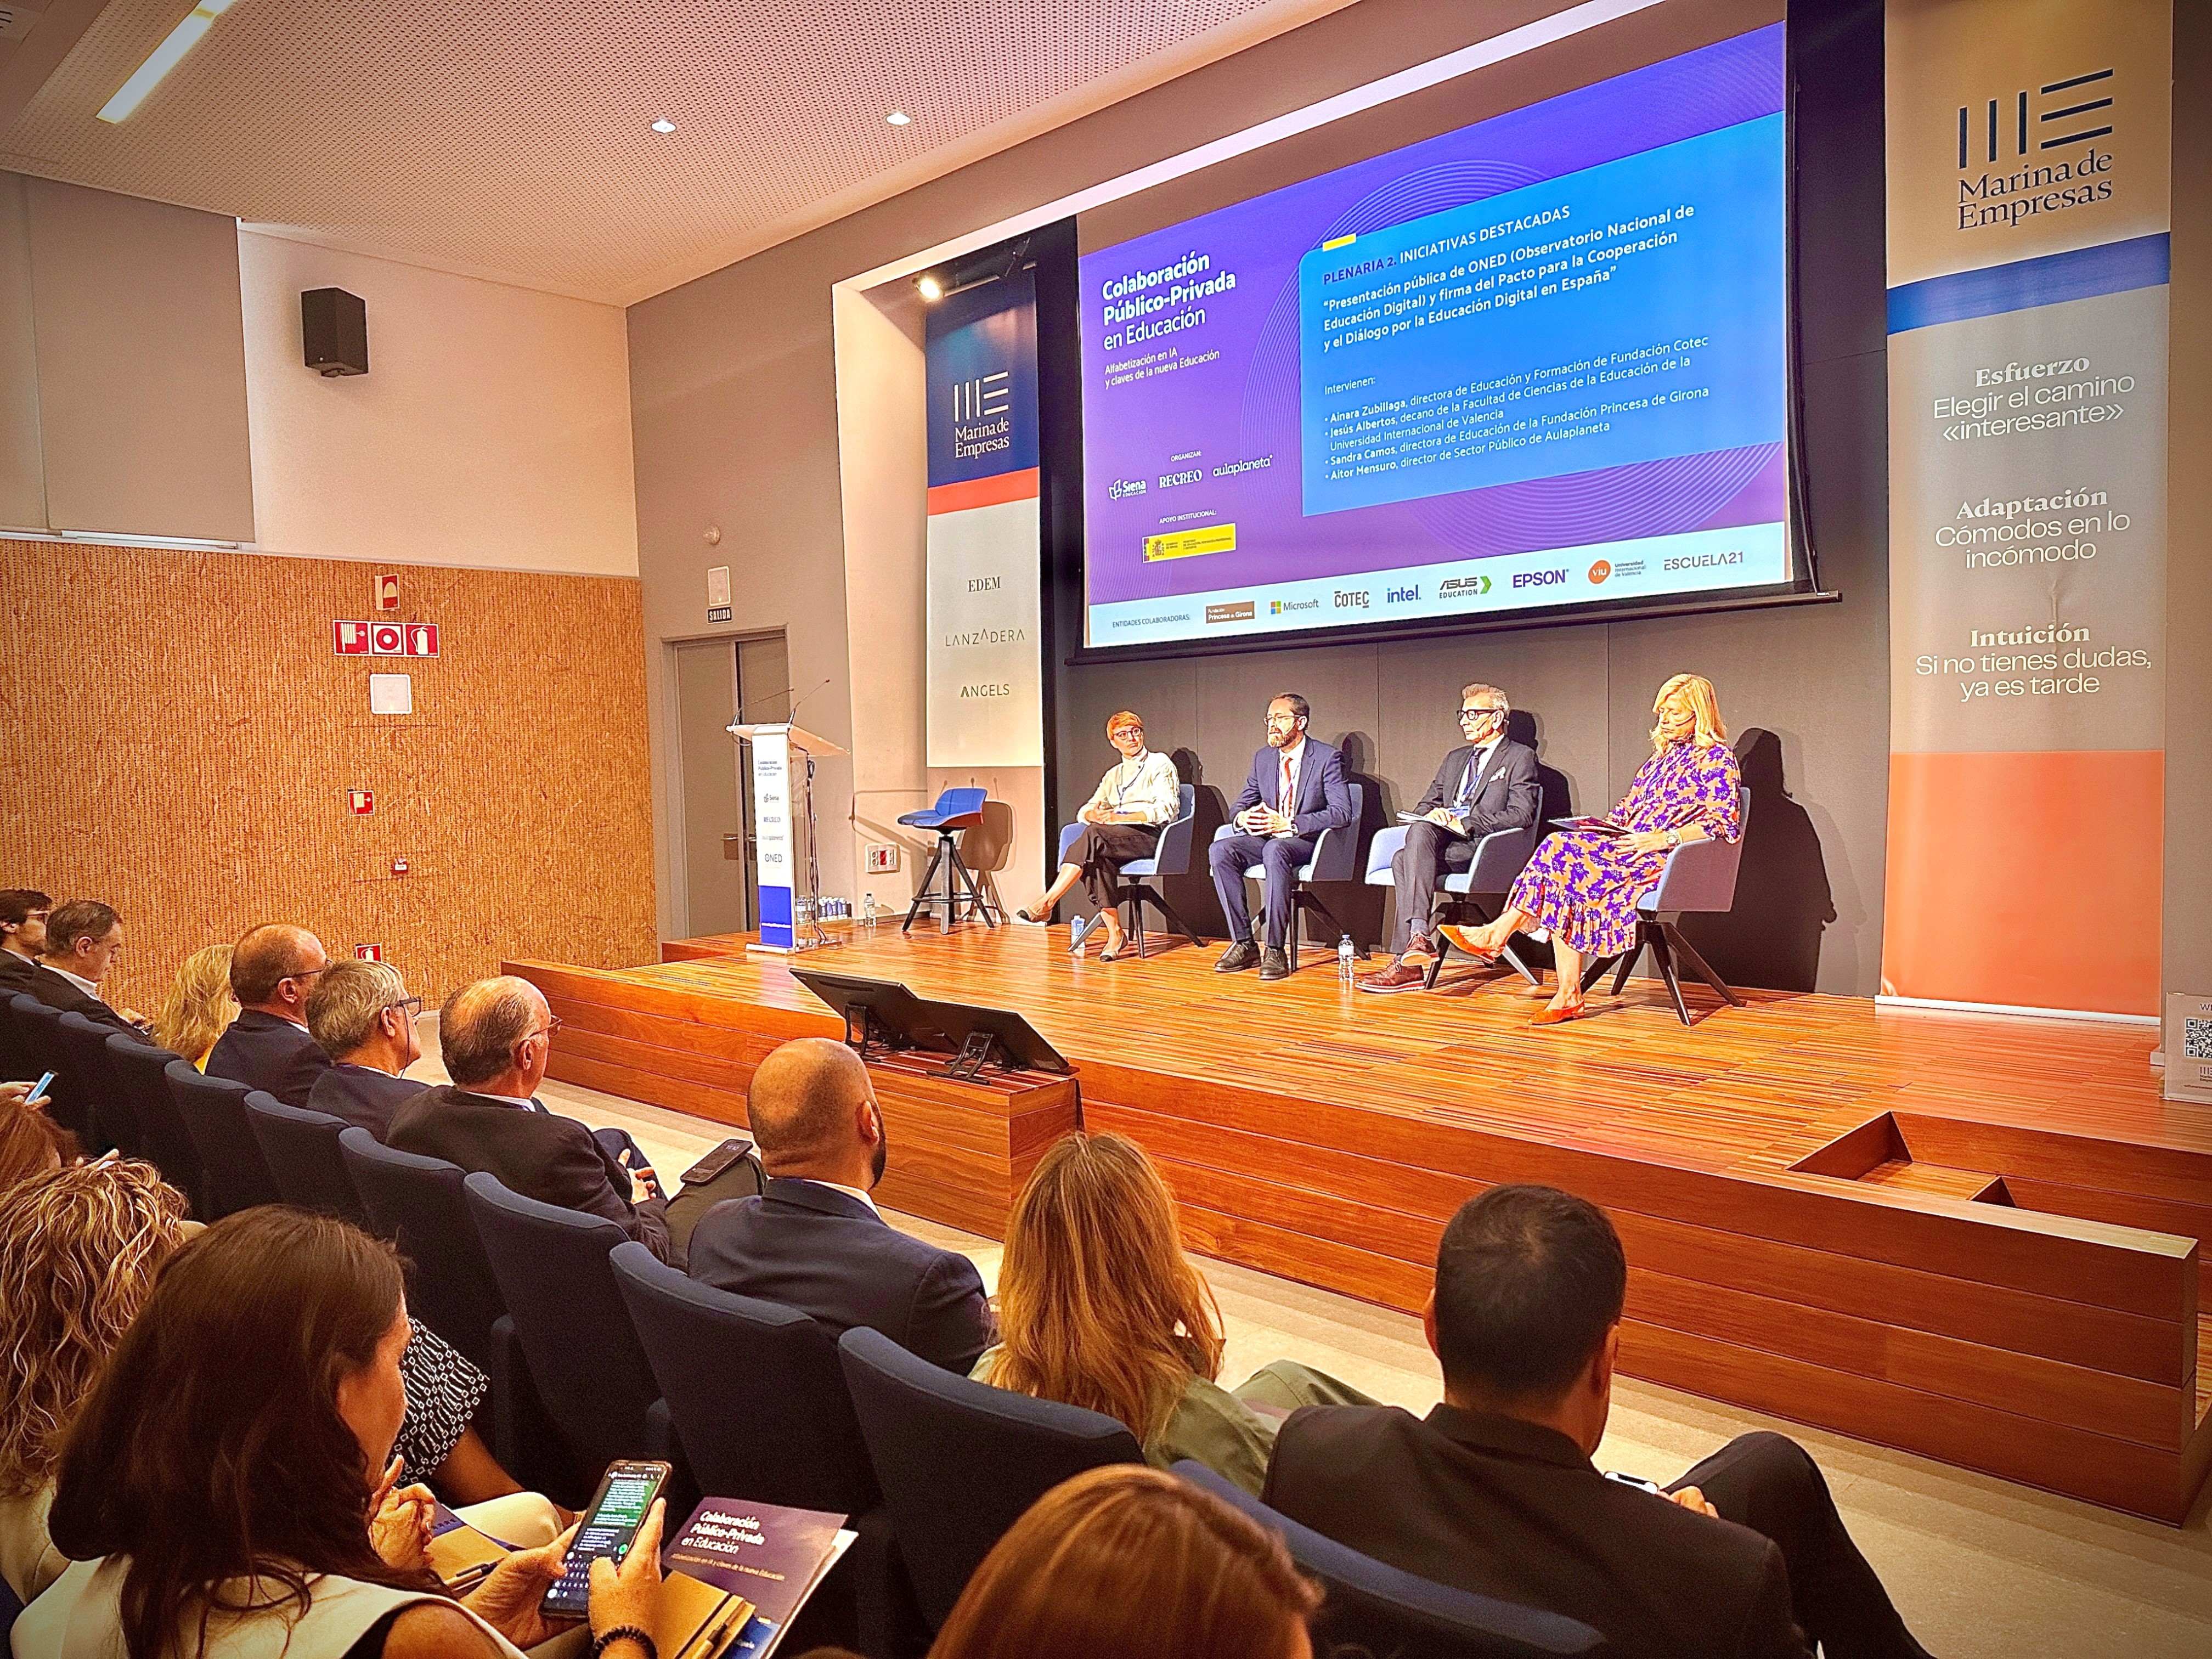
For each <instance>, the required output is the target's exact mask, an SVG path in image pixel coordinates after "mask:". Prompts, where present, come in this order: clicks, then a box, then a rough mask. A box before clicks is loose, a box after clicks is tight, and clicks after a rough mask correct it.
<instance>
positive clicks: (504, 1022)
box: [384, 975, 683, 1267]
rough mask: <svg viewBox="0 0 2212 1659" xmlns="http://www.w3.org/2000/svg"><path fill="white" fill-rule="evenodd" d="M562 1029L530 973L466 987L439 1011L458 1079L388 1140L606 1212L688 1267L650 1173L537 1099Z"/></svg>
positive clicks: (526, 1191) (531, 1191)
mask: <svg viewBox="0 0 2212 1659" xmlns="http://www.w3.org/2000/svg"><path fill="white" fill-rule="evenodd" d="M559 1029H560V1022H559V1021H557V1020H556V1019H555V1018H553V1011H552V1010H551V1009H550V1007H548V1006H546V1002H545V996H544V993H543V992H541V991H540V990H539V989H538V987H536V986H535V985H532V983H531V982H530V981H528V980H526V979H517V978H515V977H513V976H512V975H503V976H501V977H500V978H498V979H485V980H478V981H477V982H476V983H475V984H473V985H465V986H463V987H461V988H460V989H459V990H458V991H456V992H454V993H453V995H451V996H449V997H447V999H446V1006H445V1007H444V1008H443V1009H441V1011H440V1012H439V1015H438V1046H439V1048H440V1050H441V1053H442V1054H443V1056H444V1058H445V1061H446V1071H447V1075H449V1076H450V1077H451V1078H452V1079H453V1081H452V1082H451V1083H450V1084H440V1085H437V1086H436V1087H435V1088H428V1089H425V1090H423V1091H422V1093H420V1094H418V1095H416V1097H414V1098H412V1099H411V1100H409V1101H406V1102H405V1103H403V1104H402V1105H401V1106H400V1107H399V1108H398V1110H397V1111H395V1112H394V1113H393V1114H392V1127H391V1128H390V1130H388V1131H387V1132H386V1135H385V1137H384V1140H385V1145H386V1146H392V1147H394V1148H396V1149H398V1151H400V1152H418V1153H420V1154H422V1156H423V1157H425V1158H444V1159H445V1160H446V1162H447V1163H448V1164H459V1165H460V1167H461V1168H462V1169H464V1170H485V1171H488V1172H489V1174H491V1175H494V1176H497V1177H498V1178H499V1180H500V1182H501V1183H502V1184H503V1185H505V1186H506V1187H507V1188H509V1189H510V1190H512V1191H514V1192H518V1193H520V1194H522V1195H523V1196H524V1197H525V1198H534V1199H536V1200H538V1202H539V1203H541V1204H557V1205H559V1206H561V1207H562V1208H563V1209H568V1210H580V1211H581V1212H583V1213H585V1214H586V1215H596V1216H604V1217H605V1218H607V1219H608V1220H610V1221H611V1222H613V1223H614V1224H615V1225H617V1226H618V1227H620V1228H621V1229H622V1230H623V1231H624V1232H626V1233H628V1234H629V1236H630V1237H632V1238H634V1239H635V1240H636V1241H637V1242H638V1243H641V1244H642V1245H644V1246H645V1248H646V1249H648V1250H651V1251H652V1252H653V1255H656V1256H658V1257H659V1258H660V1260H662V1261H665V1262H668V1263H670V1264H671V1266H676V1267H681V1266H682V1265H683V1252H682V1251H681V1250H680V1249H678V1247H677V1245H676V1243H675V1242H674V1240H673V1239H672V1238H671V1237H670V1234H669V1231H668V1214H667V1212H668V1204H667V1200H665V1199H664V1198H663V1197H662V1196H661V1193H660V1186H659V1181H658V1179H657V1178H656V1177H655V1176H654V1175H653V1171H652V1170H650V1169H648V1168H645V1167H642V1166H641V1167H638V1168H636V1169H627V1168H625V1167H624V1166H623V1163H622V1160H621V1158H619V1157H618V1156H617V1154H616V1153H615V1152H611V1151H610V1150H609V1149H608V1148H607V1146H605V1145H604V1144H603V1143H602V1142H601V1140H600V1139H599V1137H598V1136H597V1135H595V1134H593V1133H592V1131H591V1130H589V1129H587V1128H586V1127H584V1126H583V1125H582V1124H580V1123H579V1122H577V1121H575V1119H574V1118H569V1117H562V1116H561V1115H558V1114H557V1113H554V1112H549V1111H547V1110H546V1109H545V1106H544V1103H543V1102H542V1101H540V1100H539V1099H538V1085H539V1084H541V1083H543V1082H544V1080H545V1062H546V1058H547V1056H548V1055H549V1054H550V1053H551V1052H552V1048H553V1033H554V1032H555V1031H556V1030H559Z"/></svg>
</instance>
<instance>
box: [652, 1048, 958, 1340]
mask: <svg viewBox="0 0 2212 1659" xmlns="http://www.w3.org/2000/svg"><path fill="white" fill-rule="evenodd" d="M745 1115H746V1117H747V1118H748V1120H749V1121H750V1124H751V1127H752V1132H753V1135H754V1138H755V1139H757V1141H758V1142H759V1145H760V1152H761V1159H762V1162H763V1164H765V1165H766V1166H767V1170H768V1176H769V1182H768V1188H767V1190H766V1191H765V1192H763V1194H761V1195H760V1196H759V1197H757V1198H741V1199H738V1200H734V1201H732V1202H730V1203H726V1204H718V1205H716V1206H714V1208H713V1209H712V1210H710V1211H708V1213H707V1215H706V1216H705V1218H703V1219H702V1220H701V1222H700V1223H699V1225H698V1226H697V1228H696V1230H695V1231H693V1233H692V1235H691V1276H692V1277H693V1278H694V1279H699V1280H702V1282H704V1283H706V1284H708V1285H717V1286H719V1287H720V1288H721V1289H723V1290H726V1291H735V1292H736V1293H737V1294H738V1295H740V1296H751V1297H759V1298H760V1299H761V1300H762V1301H763V1302H774V1303H778V1304H781V1305H783V1306H785V1307H787V1308H796V1309H798V1310H799V1311H800V1312H802V1313H805V1314H810V1315H811V1316H813V1317H814V1318H815V1319H816V1320H817V1322H820V1323H821V1324H822V1325H823V1327H824V1328H826V1329H827V1330H828V1331H829V1334H831V1335H832V1336H837V1335H841V1334H843V1333H844V1332H846V1331H848V1330H850V1329H852V1328H854V1326H859V1325H865V1326H867V1327H868V1328H871V1329H872V1330H878V1331H881V1332H882V1333H883V1334H884V1335H885V1336H888V1337H889V1338H890V1340H892V1341H894V1342H896V1343H897V1344H898V1345H899V1346H901V1347H902V1348H905V1349H906V1350H908V1352H911V1353H915V1354H918V1355H920V1356H921V1358H924V1359H927V1360H930V1361H932V1362H933V1363H934V1364H939V1365H942V1366H944V1367H945V1369H946V1370H953V1371H957V1372H959V1373H960V1374H961V1375H962V1376H966V1375H967V1374H968V1373H969V1371H971V1370H974V1369H975V1362H976V1360H977V1359H978V1358H981V1355H982V1352H983V1350H984V1349H985V1348H987V1346H990V1342H991V1338H992V1334H993V1332H992V1321H991V1310H990V1304H988V1303H987V1301H986V1300H985V1299H984V1296H983V1280H982V1277H981V1274H979V1273H976V1271H975V1263H974V1262H972V1261H969V1260H968V1258H967V1257H966V1256H964V1255H959V1254H958V1253H957V1252H956V1251H952V1250H940V1249H938V1248H937V1247H936V1246H935V1245H933V1244H927V1243H923V1242H922V1241H921V1239H918V1238H915V1237H912V1236H911V1235H909V1234H907V1233H902V1232H901V1231H898V1229H896V1227H893V1226H891V1225H890V1224H889V1223H887V1222H886V1221H884V1218H883V1217H882V1216H881V1215H880V1214H878V1212H877V1210H876V1205H875V1200H873V1199H872V1198H870V1197H869V1196H868V1193H869V1189H870V1188H872V1187H874V1186H875V1184H876V1183H877V1182H878V1181H879V1180H881V1179H882V1178H883V1173H884V1164H885V1161H886V1158H887V1156H888V1143H887V1142H886V1141H885V1139H884V1115H883V1112H882V1110H881V1109H880V1108H878V1106H877V1104H876V1092H875V1089H874V1087H873V1085H872V1084H871V1083H870V1081H869V1079H868V1071H867V1067H866V1066H863V1065H862V1064H861V1063H860V1056H859V1055H858V1054H854V1052H853V1051H852V1050H851V1049H850V1048H847V1047H846V1046H845V1045H844V1044H843V1043H842V1042H832V1041H830V1040H829V1038H827V1037H801V1038H799V1040H797V1041H796V1042H787V1043H785V1044H784V1045H783V1046H782V1047H781V1048H778V1049H776V1050H775V1052H774V1053H773V1054H769V1056H768V1058H767V1059H765V1060H763V1061H761V1063H760V1067H759V1069H758V1070H757V1071H756V1072H755V1073H753V1080H752V1086H751V1088H750V1089H749V1090H748V1091H746V1094H745Z"/></svg>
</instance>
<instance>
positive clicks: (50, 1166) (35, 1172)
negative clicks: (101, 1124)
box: [0, 1083, 83, 1284]
mask: <svg viewBox="0 0 2212 1659" xmlns="http://www.w3.org/2000/svg"><path fill="white" fill-rule="evenodd" d="M45 1108H46V1097H44V1096H43V1095H41V1096H40V1097H39V1098H37V1099H36V1100H33V1099H32V1098H31V1085H29V1084H27V1083H0V1193H5V1192H6V1191H7V1190H8V1189H9V1188H10V1187H13V1186H15V1184H16V1183H17V1182H22V1181H28V1180H29V1179H30V1178H31V1177H32V1176H44V1175H52V1173H53V1172H54V1171H55V1170H58V1169H60V1168H61V1167H62V1165H63V1164H69V1163H73V1162H75V1161H76V1159H77V1158H80V1157H82V1155H83V1154H82V1149H81V1148H80V1147H79V1146H77V1144H76V1136H75V1135H73V1134H71V1133H70V1132H69V1131H68V1130H67V1129H64V1128H63V1127H62V1126H61V1125H60V1124H58V1123H57V1122H55V1121H53V1119H52V1118H50V1117H48V1116H47V1115H46V1109H45ZM5 1282H6V1281H5V1280H0V1284H4V1283H5Z"/></svg>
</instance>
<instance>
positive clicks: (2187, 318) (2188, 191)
mask: <svg viewBox="0 0 2212 1659" xmlns="http://www.w3.org/2000/svg"><path fill="white" fill-rule="evenodd" d="M2208 83H2212V6H2203V5H2192V4H2190V3H2189V0H2179V3H2177V4H2176V6H2175V8H2174V37H2173V91H2174V112H2173V113H2174V123H2173V177H2174V182H2175V190H2174V194H2173V287H2172V295H2171V297H2170V304H2171V307H2172V312H2171V317H2172V324H2171V326H2172V331H2173V333H2172V343H2171V346H2170V348H2169V361H2170V362H2172V385H2171V388H2170V390H2169V392H2168V393H2167V395H2168V397H2169V398H2170V399H2171V411H2172V454H2173V461H2174V465H2173V467H2172V475H2171V476H2172V483H2171V484H2170V485H2169V486H2168V488H2169V489H2170V491H2171V494H2172V500H2171V501H2170V502H2169V503H2168V509H2169V510H2168V512H2167V514H2166V518H2167V521H2168V523H2169V524H2170V525H2171V526H2172V532H2171V534H2172V540H2171V542H2170V543H2169V544H2168V545H2167V549H2166V951H2165V957H2166V962H2165V966H2166V989H2167V990H2168V991H2183V992H2188V993H2191V994H2205V993H2208V992H2212V720H2208V715H2212V468H2208V467H2206V466H2205V465H2203V457H2204V456H2205V455H2206V454H2207V453H2212V182H2208V181H2212V99H2208V98H2207V97H2206V96H2205V94H2204V88H2205V87H2206V85H2207V84H2208Z"/></svg>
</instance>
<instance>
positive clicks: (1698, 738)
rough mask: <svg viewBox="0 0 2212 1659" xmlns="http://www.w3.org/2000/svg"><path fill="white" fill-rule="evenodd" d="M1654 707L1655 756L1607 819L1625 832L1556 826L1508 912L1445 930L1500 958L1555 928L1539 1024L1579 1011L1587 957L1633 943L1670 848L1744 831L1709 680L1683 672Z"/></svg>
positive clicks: (1731, 760)
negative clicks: (1640, 904)
mask: <svg viewBox="0 0 2212 1659" xmlns="http://www.w3.org/2000/svg"><path fill="white" fill-rule="evenodd" d="M1651 712H1652V713H1653V714H1656V716H1657V717H1658V724H1657V725H1656V726H1654V727H1653V728H1652V732H1651V758H1650V760H1648V761H1646V762H1644V764H1643V766H1642V767H1641V768H1639V769H1638V771H1637V774H1636V780H1635V781H1634V782H1632V783H1631V784H1630V785H1629V786H1628V794H1627V796H1626V799H1623V800H1622V801H1621V803H1620V805H1618V806H1616V807H1614V808H1613V812H1612V815H1611V816H1612V822H1613V823H1617V824H1619V825H1620V826H1621V827H1622V828H1623V829H1626V831H1627V832H1628V833H1627V834H1626V835H1612V834H1608V833H1607V832H1606V831H1604V830H1601V829H1563V830H1561V831H1559V833H1558V834H1557V835H1554V836H1551V837H1549V838H1548V839H1547V840H1546V841H1544V842H1541V844H1540V845H1539V846H1538V847H1537V848H1536V853H1535V856H1534V857H1533V858H1531V859H1530V860H1528V867H1527V868H1526V869H1524V870H1523V871H1522V872H1521V875H1520V878H1519V879H1517V880H1516V881H1515V882H1514V884H1513V891H1512V893H1511V895H1510V896H1509V897H1508V899H1507V901H1506V905H1505V912H1504V915H1501V916H1499V917H1498V920H1497V921H1493V922H1492V923H1491V924H1490V925H1489V926H1488V927H1448V928H1446V929H1445V930H1444V931H1445V933H1448V934H1449V936H1450V939H1451V941H1452V943H1453V944H1455V945H1458V946H1459V947H1460V948H1461V949H1462V950H1463V951H1472V952H1473V953H1474V954H1475V955H1477V956H1495V955H1496V954H1497V953H1498V951H1499V950H1500V949H1501V948H1502V947H1503V946H1504V944H1505V941H1506V940H1507V939H1510V938H1511V937H1512V936H1513V935H1514V934H1515V933H1528V932H1532V931H1534V929H1536V928H1539V927H1541V928H1544V929H1546V930H1547V931H1548V932H1549V933H1550V935H1551V939H1552V954H1553V962H1554V963H1555V964H1556V965H1557V967H1558V969H1559V988H1558V989H1557V990H1556V991H1554V992H1553V994H1552V995H1551V999H1550V1001H1549V1002H1548V1003H1547V1006H1545V1007H1543V1008H1541V1009H1540V1010H1539V1011H1538V1012H1537V1014H1536V1018H1535V1020H1534V1024H1538V1025H1557V1024H1560V1023H1561V1022H1562V1021H1565V1020H1570V1019H1573V1018H1576V1017H1577V1015H1579V1014H1580V1013H1581V1012H1583V987H1582V978H1583V959H1584V958H1585V957H1594V956H1595V957H1612V956H1619V955H1620V954H1621V953H1622V952H1623V951H1626V950H1628V949H1629V948H1630V947H1631V946H1632V945H1634V944H1635V943H1636V901H1637V900H1638V899H1639V898H1641V897H1642V896H1644V894H1645V893H1647V892H1649V891H1650V890H1651V889H1652V888H1654V887H1656V886H1657V885H1658V883H1659V874H1660V872H1661V871H1662V870H1663V869H1664V868H1665V867H1666V865H1667V854H1668V853H1670V852H1672V851H1673V850H1674V848H1677V847H1680V845H1681V844H1682V843H1683V842H1690V841H1712V840H1720V841H1734V840H1735V838H1736V837H1737V836H1739V835H1741V833H1742V825H1741V823H1739V822H1738V800H1739V797H1738V794H1737V787H1738V785H1739V784H1740V783H1741V773H1740V771H1739V770H1738V769H1737V766H1736V758H1735V750H1732V749H1730V748H1729V746H1728V730H1727V728H1726V727H1725V726H1723V725H1722V724H1721V711H1720V704H1719V703H1718V702H1717V701H1716V699H1715V698H1714V696H1713V688H1712V684H1711V682H1710V681H1707V680H1704V679H1700V678H1699V677H1698V676H1697V675H1695V674H1677V675H1675V676H1674V678H1673V679H1671V680H1668V682H1667V684H1664V685H1663V686H1662V687H1660V688H1659V696H1658V698H1657V700H1656V701H1655V702H1653V704H1652V706H1651ZM1536 994H1538V995H1541V994H1542V991H1541V987H1539V989H1538V991H1537V993H1536Z"/></svg>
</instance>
